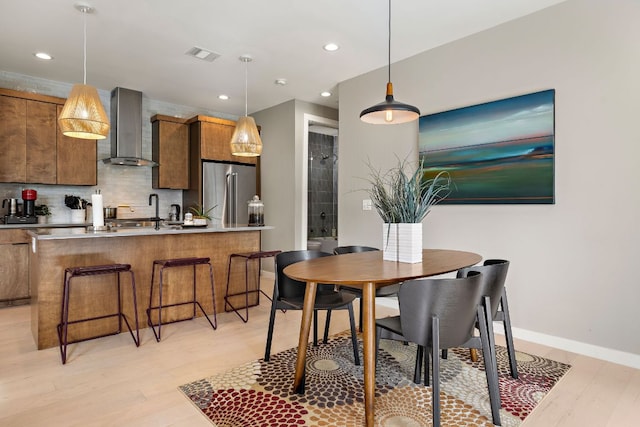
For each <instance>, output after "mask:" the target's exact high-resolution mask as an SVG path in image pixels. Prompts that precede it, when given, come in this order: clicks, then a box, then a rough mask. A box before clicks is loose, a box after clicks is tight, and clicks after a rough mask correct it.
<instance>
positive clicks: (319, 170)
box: [301, 115, 339, 253]
mask: <svg viewBox="0 0 640 427" xmlns="http://www.w3.org/2000/svg"><path fill="white" fill-rule="evenodd" d="M304 135H305V136H304V138H305V141H304V147H305V148H306V149H307V150H306V151H307V153H306V159H307V162H306V163H307V165H306V166H307V168H306V169H307V171H306V172H307V173H306V179H305V180H304V184H306V185H305V187H306V188H305V192H306V206H305V207H306V209H304V210H305V211H306V212H304V213H303V216H304V218H303V219H304V221H303V223H304V226H303V227H304V229H303V232H302V233H301V234H302V235H303V236H304V239H305V241H306V247H307V248H308V249H317V250H321V251H323V252H330V253H332V252H333V248H334V247H336V246H337V242H338V233H339V230H338V122H336V121H335V120H330V119H325V118H322V117H314V116H310V115H305V134H304Z"/></svg>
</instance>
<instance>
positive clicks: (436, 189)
mask: <svg viewBox="0 0 640 427" xmlns="http://www.w3.org/2000/svg"><path fill="white" fill-rule="evenodd" d="M368 166H369V170H370V174H369V178H368V181H369V184H370V185H371V186H370V188H369V189H368V190H367V193H368V194H369V197H371V202H372V204H373V206H374V207H375V209H376V211H377V212H378V214H379V215H380V218H382V221H383V222H384V228H383V233H384V234H383V241H384V243H383V251H384V252H385V254H384V259H388V260H396V261H402V262H421V261H422V221H423V220H424V218H425V217H426V216H427V214H428V213H429V212H430V210H431V208H432V207H433V206H435V205H436V204H438V203H439V202H440V201H441V200H443V199H445V198H446V197H447V196H448V195H449V194H450V193H451V186H452V185H453V182H452V180H451V176H450V174H449V173H448V172H446V171H442V172H439V173H438V174H437V175H436V176H435V177H433V178H431V179H426V178H425V172H426V170H425V168H424V164H423V162H422V161H421V162H420V163H419V164H418V166H417V167H413V168H412V167H411V165H410V164H409V163H408V162H407V161H406V160H400V159H398V164H397V165H396V166H395V167H393V168H391V169H389V170H387V171H386V172H382V171H380V170H379V169H377V168H375V167H373V165H371V163H369V164H368ZM408 224H412V225H410V226H409V225H408ZM403 240H404V241H403ZM404 243H408V244H410V246H411V248H410V249H407V251H408V252H407V251H405V250H404Z"/></svg>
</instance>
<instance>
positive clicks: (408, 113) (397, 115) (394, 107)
mask: <svg viewBox="0 0 640 427" xmlns="http://www.w3.org/2000/svg"><path fill="white" fill-rule="evenodd" d="M388 73H389V79H388V81H387V96H386V98H385V100H384V101H383V102H381V103H379V104H376V105H374V106H373V107H369V108H367V109H364V110H362V112H361V113H360V120H362V121H363V122H366V123H371V124H374V125H394V124H398V123H406V122H410V121H412V120H416V119H417V118H418V117H420V110H418V109H417V108H416V107H414V106H413V105H409V104H404V103H402V102H398V101H396V100H395V99H393V84H392V83H391V0H389V68H388Z"/></svg>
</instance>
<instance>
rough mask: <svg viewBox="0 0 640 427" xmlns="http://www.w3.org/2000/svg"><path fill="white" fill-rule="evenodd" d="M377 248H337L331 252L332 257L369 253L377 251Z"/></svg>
mask: <svg viewBox="0 0 640 427" xmlns="http://www.w3.org/2000/svg"><path fill="white" fill-rule="evenodd" d="M379 250H380V249H378V248H372V247H371V246H338V247H337V248H335V249H334V250H333V254H334V255H341V254H352V253H355V252H369V251H379Z"/></svg>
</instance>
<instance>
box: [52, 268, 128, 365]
mask: <svg viewBox="0 0 640 427" xmlns="http://www.w3.org/2000/svg"><path fill="white" fill-rule="evenodd" d="M120 273H129V274H131V289H132V293H133V312H134V314H135V321H136V334H135V335H134V334H133V330H132V329H131V326H130V325H129V321H128V320H127V317H126V316H125V315H124V313H123V312H122V300H121V299H122V295H121V293H120ZM104 274H115V275H116V276H117V285H118V312H117V313H113V314H106V315H103V316H95V317H87V318H84V319H79V320H72V321H69V300H70V298H69V295H70V294H71V279H74V278H77V277H83V276H98V275H104ZM110 317H118V330H117V331H115V332H111V333H107V334H103V335H97V336H92V337H89V338H83V339H79V340H75V341H69V340H68V332H69V325H73V324H76V323H82V322H89V321H92V320H99V319H107V318H110ZM123 319H124V322H125V324H126V325H127V329H129V333H131V337H132V338H133V342H135V343H136V347H139V346H140V332H139V330H138V305H137V302H136V280H135V276H134V274H133V271H131V265H129V264H108V265H94V266H86V267H69V268H66V269H65V270H64V285H63V289H62V310H61V315H60V323H59V324H58V326H57V329H58V341H59V342H60V356H61V357H62V364H63V365H64V364H66V363H67V345H68V344H73V343H77V342H81V341H87V340H90V339H94V338H102V337H106V336H109V335H115V334H119V333H120V332H122V320H123Z"/></svg>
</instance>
